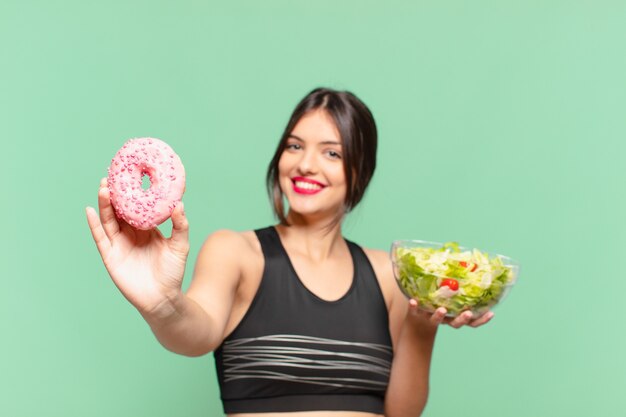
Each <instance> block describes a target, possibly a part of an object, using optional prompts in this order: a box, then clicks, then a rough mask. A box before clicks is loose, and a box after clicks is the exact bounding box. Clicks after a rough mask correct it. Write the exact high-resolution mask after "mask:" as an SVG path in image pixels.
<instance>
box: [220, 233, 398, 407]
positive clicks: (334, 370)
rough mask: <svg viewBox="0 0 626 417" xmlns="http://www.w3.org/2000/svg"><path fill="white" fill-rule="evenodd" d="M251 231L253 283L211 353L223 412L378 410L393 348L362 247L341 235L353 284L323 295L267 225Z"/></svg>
mask: <svg viewBox="0 0 626 417" xmlns="http://www.w3.org/2000/svg"><path fill="white" fill-rule="evenodd" d="M255 232H256V235H257V237H258V239H259V242H260V243H261V248H262V250H263V255H264V258H265V268H264V271H263V276H262V278H261V283H260V285H259V289H258V290H257V293H256V295H255V297H254V299H253V301H252V303H251V305H250V307H249V309H248V311H247V312H246V314H245V315H244V317H243V319H242V320H241V322H240V323H239V324H238V326H237V327H236V328H235V330H234V331H233V332H232V333H231V334H230V335H229V336H228V337H227V338H226V339H225V340H224V342H223V343H222V345H221V346H220V347H219V348H218V349H217V350H216V351H215V353H214V355H215V364H216V368H217V374H218V382H219V386H220V391H221V398H222V402H223V406H224V412H226V413H260V412H287V411H313V410H335V411H336V410H347V411H365V412H370V413H377V414H383V412H384V396H385V391H386V388H387V384H388V382H389V372H390V368H391V360H392V355H393V351H392V347H391V337H390V335H389V322H388V315H387V308H386V306H385V302H384V299H383V296H382V292H381V290H380V287H379V285H378V281H377V279H376V276H375V275H374V271H373V269H372V266H371V264H370V263H369V260H368V259H367V256H366V255H365V253H364V252H363V250H362V249H361V248H360V247H359V246H358V245H356V244H354V243H352V242H350V241H346V242H347V243H348V247H349V249H350V253H351V255H352V259H353V263H354V277H353V280H352V286H351V287H350V289H349V290H348V292H347V293H346V294H345V295H344V296H343V297H342V298H340V299H339V300H336V301H326V300H322V299H321V298H319V297H317V296H316V295H315V294H313V293H312V292H311V291H309V290H308V289H307V288H306V287H305V286H304V284H303V283H302V282H301V281H300V279H299V278H298V276H297V275H296V272H295V270H294V268H293V266H292V264H291V261H290V260H289V257H288V256H287V252H286V251H285V249H284V247H283V245H282V243H281V241H280V237H279V235H278V232H277V231H276V229H275V228H274V227H268V228H265V229H260V230H256V231H255Z"/></svg>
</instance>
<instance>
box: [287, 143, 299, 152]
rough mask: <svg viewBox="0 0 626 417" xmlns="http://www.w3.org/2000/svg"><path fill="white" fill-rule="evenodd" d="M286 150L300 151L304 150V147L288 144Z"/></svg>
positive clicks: (297, 144)
mask: <svg viewBox="0 0 626 417" xmlns="http://www.w3.org/2000/svg"><path fill="white" fill-rule="evenodd" d="M285 149H286V150H290V151H297V150H299V149H302V146H301V145H300V144H299V143H287V144H286V145H285Z"/></svg>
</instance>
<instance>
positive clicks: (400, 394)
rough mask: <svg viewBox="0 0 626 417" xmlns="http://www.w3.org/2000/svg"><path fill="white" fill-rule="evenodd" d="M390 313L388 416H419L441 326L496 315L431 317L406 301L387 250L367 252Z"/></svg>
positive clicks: (471, 322)
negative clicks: (451, 317)
mask: <svg viewBox="0 0 626 417" xmlns="http://www.w3.org/2000/svg"><path fill="white" fill-rule="evenodd" d="M368 256H369V258H370V261H371V263H372V266H373V267H374V271H375V272H376V276H377V277H378V280H379V283H380V286H381V289H382V290H383V294H384V296H385V300H386V302H387V308H388V311H389V330H390V333H391V338H392V343H393V350H394V357H393V362H392V365H391V375H390V379H389V386H388V387H387V394H386V397H385V416H387V417H418V416H420V415H421V414H422V412H423V410H424V407H425V406H426V402H427V400H428V393H429V378H430V364H431V359H432V352H433V346H434V343H435V336H436V333H437V329H438V327H439V325H440V324H442V323H445V324H448V325H450V326H451V327H453V328H460V327H462V326H464V325H466V324H469V325H470V326H472V327H477V326H480V325H483V324H485V323H487V322H488V321H489V320H490V319H491V318H492V317H493V313H490V312H489V313H486V314H484V315H483V316H481V317H478V318H476V319H475V320H472V316H471V313H469V312H466V313H465V314H462V315H460V316H458V317H456V318H455V319H454V320H451V319H448V318H446V317H445V315H446V313H447V312H446V310H445V309H444V308H440V309H438V310H437V311H436V312H435V313H433V314H430V313H426V312H424V311H421V310H419V309H418V308H417V301H416V300H407V298H406V297H405V295H404V294H403V293H402V292H401V291H400V289H399V288H398V284H397V283H396V280H395V278H394V276H393V271H392V268H391V263H390V261H389V255H388V253H387V252H384V251H368Z"/></svg>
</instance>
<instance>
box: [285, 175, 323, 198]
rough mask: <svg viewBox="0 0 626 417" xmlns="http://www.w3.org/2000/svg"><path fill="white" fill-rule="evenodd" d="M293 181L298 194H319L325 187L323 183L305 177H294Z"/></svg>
mask: <svg viewBox="0 0 626 417" xmlns="http://www.w3.org/2000/svg"><path fill="white" fill-rule="evenodd" d="M291 181H292V182H293V190H294V191H295V192H296V193H298V194H307V195H311V194H317V193H319V192H320V191H322V189H323V188H324V187H325V185H324V184H322V183H321V182H318V181H315V180H312V179H310V178H305V177H294V178H292V179H291Z"/></svg>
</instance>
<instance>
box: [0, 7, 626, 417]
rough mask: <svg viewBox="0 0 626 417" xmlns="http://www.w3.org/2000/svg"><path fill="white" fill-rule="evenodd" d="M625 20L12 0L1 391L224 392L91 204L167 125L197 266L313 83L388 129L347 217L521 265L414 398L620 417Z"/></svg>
mask: <svg viewBox="0 0 626 417" xmlns="http://www.w3.org/2000/svg"><path fill="white" fill-rule="evenodd" d="M625 21H626V4H625V3H624V2H622V1H598V0H596V1H515V2H507V1H498V0H491V1H434V0H433V1H406V2H399V1H387V2H384V3H383V2H377V1H363V0H361V1H356V0H355V1H327V0H319V1H315V2H305V1H286V0H285V1H276V0H272V1H268V0H265V1H259V2H255V1H245V2H241V1H239V2H226V1H222V2H210V1H171V2H165V1H160V2H157V1H154V0H152V1H107V2H103V1H99V2H93V1H28V0H24V1H17V0H2V2H0V140H1V141H2V147H1V148H0V149H2V155H3V158H2V162H1V163H0V170H1V171H0V175H1V178H2V180H3V181H2V205H1V208H0V210H1V215H0V218H1V221H2V229H1V230H2V239H1V245H2V246H1V248H0V249H1V251H0V256H1V257H2V258H1V263H0V268H1V270H0V273H1V278H2V281H1V283H2V302H1V303H0V324H1V329H0V331H1V333H0V334H1V335H2V338H1V339H2V342H1V344H0V369H1V371H0V375H1V376H0V415H2V416H66V417H67V416H151V417H155V416H215V415H220V414H221V404H220V402H219V394H218V391H217V384H216V377H215V373H214V363H213V358H212V356H211V355H208V356H205V357H202V358H193V359H192V358H185V357H182V356H178V355H175V354H172V353H170V352H168V351H166V350H165V349H163V348H162V347H161V346H160V345H159V344H158V342H156V340H155V339H154V337H153V336H152V334H151V332H150V330H149V328H148V326H147V325H146V324H145V323H144V322H143V321H142V319H141V317H140V316H139V314H137V312H136V311H135V310H134V309H133V308H132V307H131V306H130V305H129V304H128V303H127V302H126V301H125V299H124V298H123V297H122V296H121V295H120V294H119V292H118V291H117V289H116V288H115V286H114V285H113V284H112V282H111V281H110V279H109V277H108V275H107V273H106V271H105V269H104V267H103V265H102V263H101V261H100V258H99V255H98V253H97V251H96V249H95V246H94V244H93V242H92V240H91V235H90V233H89V230H88V227H87V223H86V220H85V214H84V209H85V206H87V205H91V206H94V205H96V194H97V189H98V183H99V180H100V178H101V177H103V176H105V175H106V168H107V166H108V164H109V162H110V159H111V157H112V156H113V155H114V153H115V152H116V151H117V149H118V148H119V147H120V146H121V145H122V144H123V143H124V141H126V140H127V139H129V138H132V137H141V136H153V137H158V138H161V139H163V140H165V141H167V142H168V143H169V144H170V145H172V147H173V148H174V149H175V150H176V152H177V153H178V154H179V155H180V156H181V158H182V160H183V162H184V164H185V168H186V170H187V191H186V194H185V198H184V201H185V208H186V211H187V215H188V217H189V219H190V224H191V248H192V249H191V254H190V264H189V265H188V269H187V273H186V277H185V286H186V285H188V283H189V280H190V278H191V271H192V269H193V268H192V267H193V263H194V261H195V257H196V254H197V251H198V250H199V248H200V245H201V244H202V242H203V241H204V239H205V238H206V236H207V235H208V234H209V233H211V232H212V231H214V230H216V229H220V228H231V229H235V230H246V229H252V228H257V227H261V226H265V225H268V224H270V223H272V222H273V219H272V217H271V212H270V209H269V204H268V200H267V197H266V194H265V189H264V183H263V178H264V175H265V168H266V166H267V163H268V162H269V159H270V157H271V155H272V153H273V151H274V147H275V145H276V142H277V140H278V138H279V135H280V133H281V131H282V129H283V127H284V125H285V123H286V122H287V119H288V116H289V114H290V112H291V110H292V108H293V107H294V106H295V104H296V103H297V101H298V100H299V99H300V98H301V97H302V96H304V95H305V94H306V93H307V92H308V91H309V90H311V89H312V88H314V87H316V86H319V85H325V86H330V87H334V88H339V89H348V90H351V91H353V92H355V93H356V94H357V95H358V96H359V97H361V98H362V99H363V100H364V101H365V102H366V103H367V104H368V105H369V106H370V107H371V109H372V111H373V113H374V115H375V117H376V120H377V123H378V126H379V131H380V150H379V159H378V162H379V166H378V170H377V173H376V176H375V178H374V181H373V183H372V185H371V188H370V189H369V191H368V194H367V196H366V198H365V200H364V202H363V203H362V205H361V206H360V207H359V208H358V209H357V210H356V211H355V212H354V213H353V214H352V215H351V217H350V218H349V219H348V220H347V222H346V224H345V228H344V232H345V234H346V236H347V237H349V238H350V239H353V240H355V241H357V242H359V243H361V244H362V245H364V246H368V247H378V248H382V249H387V248H388V247H389V245H390V243H391V241H392V240H394V239H399V238H416V239H425V240H436V241H447V240H457V241H460V242H461V243H462V244H464V245H466V246H475V247H479V248H483V249H486V250H492V251H497V252H500V253H503V254H507V255H510V256H512V257H514V258H517V259H519V260H520V262H521V263H522V273H521V275H520V279H519V282H518V285H517V286H516V287H515V288H514V289H513V291H512V292H511V294H510V295H509V297H508V298H507V300H506V301H505V302H504V303H503V304H502V305H501V306H498V307H497V308H496V310H495V312H496V317H495V318H494V320H493V321H492V323H490V324H489V325H488V326H486V327H484V328H481V329H478V330H474V329H462V330H454V329H451V328H442V329H441V331H440V334H439V336H438V339H437V342H436V346H435V355H434V358H433V367H432V378H431V386H432V392H431V396H430V400H429V404H428V406H427V409H426V411H425V413H424V416H427V417H434V416H451V415H461V416H478V415H481V416H483V417H487V416H494V417H495V416H498V417H500V416H508V417H516V416H519V417H528V416H554V415H567V416H570V417H575V416H589V415H597V416H607V417H610V416H618V415H620V416H621V415H622V412H623V406H622V397H623V389H624V387H625V386H626V384H625V383H626V376H625V375H626V361H625V360H624V358H623V352H624V350H625V349H626V336H625V332H624V328H625V326H624V324H623V320H621V315H622V311H621V308H620V307H621V301H622V300H623V299H624V295H623V293H624V292H625V291H626V277H625V276H624V273H623V270H624V268H625V267H624V255H623V254H624V249H625V246H624V238H625V237H626V221H624V213H625V212H626V210H625V209H626V198H625V187H624V178H625V177H626V172H625V171H626V169H625V167H624V162H623V161H624V158H625V155H626V140H625V138H626V117H624V109H625V108H626V82H625V81H626V77H625V74H626V51H625V49H626V47H625V45H626V43H625V40H626V25H625V24H624V22H625ZM170 227H171V226H170V224H169V222H168V223H166V224H164V225H163V227H162V230H164V231H166V232H167V231H168V230H169V228H170Z"/></svg>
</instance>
